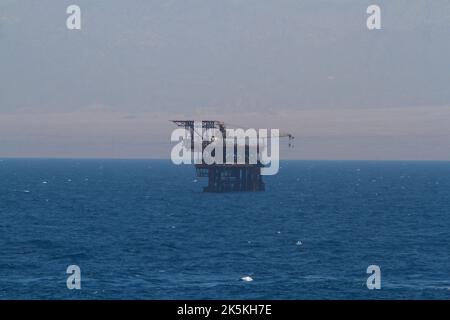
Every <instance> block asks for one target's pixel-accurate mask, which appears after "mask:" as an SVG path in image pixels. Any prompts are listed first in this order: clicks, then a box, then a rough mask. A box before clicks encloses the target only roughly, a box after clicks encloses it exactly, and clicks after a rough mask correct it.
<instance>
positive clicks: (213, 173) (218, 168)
mask: <svg viewBox="0 0 450 320" xmlns="http://www.w3.org/2000/svg"><path fill="white" fill-rule="evenodd" d="M171 121H172V122H173V123H174V124H175V125H177V126H178V127H181V128H184V130H185V132H186V133H187V136H186V137H184V139H183V143H184V146H185V148H186V149H187V150H189V151H191V152H192V154H194V150H195V149H196V147H197V146H196V145H195V142H194V141H195V139H196V138H198V139H201V141H202V142H201V146H200V149H201V150H197V151H200V153H202V152H203V150H204V149H205V148H206V147H207V146H208V145H209V144H211V143H213V142H214V140H215V139H216V137H215V136H214V135H211V136H207V137H206V139H205V136H204V134H203V133H204V131H205V130H208V129H215V130H218V132H220V133H221V135H222V137H223V139H226V138H227V129H228V128H233V127H236V126H233V125H229V124H226V123H224V122H222V121H216V120H202V121H195V120H171ZM199 123H201V125H200V126H199ZM241 128H242V127H241ZM273 137H274V136H271V138H273ZM276 137H277V138H283V137H287V138H288V139H289V147H290V148H291V147H293V140H294V136H293V135H292V134H290V133H281V132H280V133H279V135H278V136H276ZM263 147H264V146H260V145H258V146H257V147H256V151H257V154H258V153H259V151H260V148H263ZM244 150H245V152H244V157H245V158H244V159H245V160H243V159H241V160H242V161H235V162H233V163H232V164H230V163H229V162H228V161H226V160H227V159H230V150H228V148H226V146H225V145H223V152H222V157H223V159H222V160H223V161H221V163H220V164H219V163H213V164H207V163H205V161H204V159H203V158H202V159H201V160H200V163H196V164H195V169H196V176H197V177H207V178H208V185H207V186H206V187H204V188H203V191H204V192H216V193H221V192H239V191H264V190H265V184H264V182H263V180H262V176H261V168H263V167H265V165H264V164H263V163H261V161H260V159H259V158H257V161H256V163H254V162H252V161H250V158H251V157H252V153H251V151H252V150H253V151H254V150H255V149H254V148H253V149H252V148H251V146H250V145H249V143H248V142H247V141H245V145H244ZM238 156H239V154H238V145H237V143H236V144H234V145H233V147H232V150H231V158H232V159H234V160H237V158H238ZM253 156H254V155H253Z"/></svg>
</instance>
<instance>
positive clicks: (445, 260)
mask: <svg viewBox="0 0 450 320" xmlns="http://www.w3.org/2000/svg"><path fill="white" fill-rule="evenodd" d="M264 179H265V182H266V189H267V190H266V191H265V192H260V193H228V194H207V193H202V192H201V191H202V187H203V186H204V185H205V184H206V181H205V179H202V178H196V177H195V172H194V169H193V167H192V166H186V165H185V166H174V165H172V164H171V163H170V161H163V160H160V161H159V160H44V159H40V160H37V159H3V160H0V299H448V298H450V163H449V162H369V161H368V162H357V161H355V162H353V161H286V162H282V163H281V169H280V172H279V174H278V175H276V176H271V177H265V178H264ZM74 264H75V265H78V266H79V267H80V269H81V290H69V289H67V286H66V280H67V277H68V276H69V275H68V274H66V269H67V267H68V266H69V265H74ZM369 265H378V266H379V267H380V268H381V289H380V290H369V289H368V288H367V286H366V281H367V278H368V276H369V275H368V274H367V273H366V270H367V267H368V266H369ZM246 276H248V277H251V278H252V279H253V281H250V282H249V281H243V280H242V279H241V278H243V277H246Z"/></svg>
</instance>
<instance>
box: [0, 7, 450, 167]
mask: <svg viewBox="0 0 450 320" xmlns="http://www.w3.org/2000/svg"><path fill="white" fill-rule="evenodd" d="M374 3H375V4H378V5H380V7H381V10H382V30H376V31H369V30H368V29H367V28H366V19H367V16H368V15H367V14H366V8H367V7H368V6H369V5H370V4H374ZM70 4H77V5H79V6H80V7H81V10H82V30H80V31H70V30H68V29H67V28H66V18H67V14H66V7H67V6H68V5H70ZM172 118H186V119H190V118H195V119H202V118H203V119H205V118H209V119H217V120H223V121H225V122H229V123H233V124H239V125H242V126H244V127H256V128H260V127H272V128H280V129H281V130H282V131H287V132H291V133H293V134H294V135H295V136H296V143H295V148H294V149H293V150H287V148H283V149H282V157H284V158H291V159H292V158H295V159H414V160H419V159H436V160H450V0H433V1H427V0H389V1H387V0H386V1H381V0H379V1H362V0H340V1H336V0H328V1H321V0H307V1H302V0H292V1H290V0H221V1H211V0H192V1H191V0H164V1H163V0H158V1H149V0H142V1H140V0H127V1H125V0H121V1H119V0H95V1H93V0H71V1H63V0H53V1H50V0H40V1H31V0H21V1H13V0H0V157H7V156H39V157H125V158H134V157H139V158H142V157H145V158H168V157H169V156H170V149H171V147H172V145H171V144H170V142H169V138H170V133H171V131H172V130H173V129H174V127H173V126H172V124H171V123H169V122H168V120H169V119H172Z"/></svg>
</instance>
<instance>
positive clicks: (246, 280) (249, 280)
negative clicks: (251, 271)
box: [241, 276, 253, 282]
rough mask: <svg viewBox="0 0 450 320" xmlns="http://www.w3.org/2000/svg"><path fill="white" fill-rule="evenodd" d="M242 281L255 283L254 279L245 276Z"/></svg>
mask: <svg viewBox="0 0 450 320" xmlns="http://www.w3.org/2000/svg"><path fill="white" fill-rule="evenodd" d="M241 280H242V281H245V282H251V281H253V278H252V277H250V276H245V277H242V278H241Z"/></svg>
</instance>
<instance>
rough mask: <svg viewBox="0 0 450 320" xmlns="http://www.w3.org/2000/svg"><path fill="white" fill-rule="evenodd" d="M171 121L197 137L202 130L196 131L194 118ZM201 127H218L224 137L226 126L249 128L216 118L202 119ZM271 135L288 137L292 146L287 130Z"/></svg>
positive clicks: (200, 134) (292, 141)
mask: <svg viewBox="0 0 450 320" xmlns="http://www.w3.org/2000/svg"><path fill="white" fill-rule="evenodd" d="M171 122H173V123H175V124H176V125H177V126H178V127H182V128H185V129H187V130H190V132H191V133H192V134H197V135H198V136H199V137H202V132H198V129H197V128H195V126H194V123H195V120H171ZM201 122H202V129H214V128H215V129H219V130H220V132H222V135H223V137H224V138H225V137H226V129H227V128H233V129H237V128H241V129H245V130H247V129H249V128H248V127H244V126H239V125H234V124H230V123H225V122H223V121H217V120H202V121H201ZM271 137H274V138H275V137H278V138H288V140H289V144H288V146H289V148H293V147H294V139H295V137H294V136H293V135H292V134H291V133H288V132H282V131H279V133H278V136H274V135H272V136H271Z"/></svg>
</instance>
